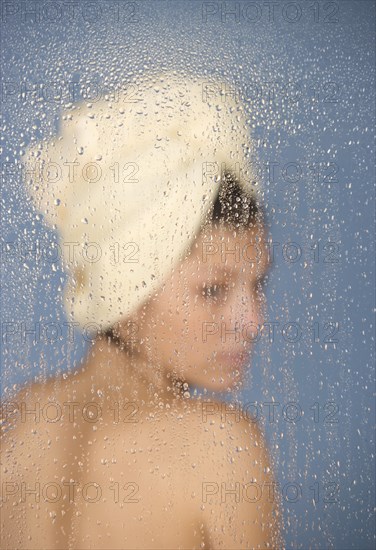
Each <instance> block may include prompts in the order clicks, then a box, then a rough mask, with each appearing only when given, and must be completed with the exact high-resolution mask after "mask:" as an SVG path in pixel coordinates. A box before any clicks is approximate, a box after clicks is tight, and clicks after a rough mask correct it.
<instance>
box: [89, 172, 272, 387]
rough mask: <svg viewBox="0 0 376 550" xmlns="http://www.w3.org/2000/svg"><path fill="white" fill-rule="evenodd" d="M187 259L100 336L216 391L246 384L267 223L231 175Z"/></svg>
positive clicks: (259, 313) (259, 310)
mask: <svg viewBox="0 0 376 550" xmlns="http://www.w3.org/2000/svg"><path fill="white" fill-rule="evenodd" d="M210 214H211V216H210V218H209V219H208V220H207V221H206V223H204V224H203V226H202V228H201V231H200V232H199V234H198V235H197V236H196V238H195V240H194V242H193V244H192V246H191V248H190V251H189V254H188V255H187V256H186V258H185V259H184V261H183V262H182V263H181V264H179V265H177V266H175V269H174V270H173V271H172V273H171V274H170V275H169V277H168V278H167V279H166V280H165V281H164V282H163V284H162V285H161V287H160V288H159V289H158V291H157V292H156V293H155V295H154V296H153V297H152V298H151V299H149V300H148V301H147V302H145V303H144V304H142V306H140V308H139V309H138V310H137V312H136V313H135V315H134V316H133V317H132V319H131V320H130V319H127V320H124V321H123V322H119V323H117V324H116V326H114V327H113V328H112V329H111V330H109V331H107V332H106V333H104V334H100V335H99V338H102V337H107V338H110V339H111V342H112V343H113V344H114V345H120V347H121V348H122V349H123V350H124V351H125V352H126V353H127V354H128V356H129V357H133V358H134V359H136V360H137V359H141V360H143V361H147V362H148V363H149V364H150V368H153V367H157V368H159V369H161V370H162V371H167V372H169V373H171V374H173V375H174V376H176V377H178V378H179V379H181V380H183V381H184V382H188V383H191V384H194V385H197V386H202V387H206V388H207V389H210V390H214V391H223V390H226V389H228V388H233V387H234V386H235V385H236V384H238V383H240V382H241V375H242V367H244V364H246V363H247V356H248V354H249V352H250V350H251V347H252V340H253V339H254V338H255V331H256V330H257V327H258V326H259V325H260V324H261V323H262V318H263V310H264V294H263V283H264V281H265V276H266V273H267V270H268V267H269V264H268V257H267V254H266V248H265V246H264V244H265V239H266V220H265V215H264V212H263V209H262V208H261V207H260V206H259V205H258V204H257V202H256V199H255V198H254V196H253V195H248V194H246V193H245V191H244V190H243V189H242V187H241V186H240V185H239V183H238V182H237V181H236V179H235V178H234V177H232V176H231V175H230V174H228V175H226V176H225V178H224V179H223V181H222V185H221V186H220V188H219V192H218V194H217V198H216V200H215V202H214V204H213V208H212V210H211V211H210Z"/></svg>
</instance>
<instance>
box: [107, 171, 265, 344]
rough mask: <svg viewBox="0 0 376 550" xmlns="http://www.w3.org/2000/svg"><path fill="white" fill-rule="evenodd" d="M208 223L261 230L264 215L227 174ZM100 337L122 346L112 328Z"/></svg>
mask: <svg viewBox="0 0 376 550" xmlns="http://www.w3.org/2000/svg"><path fill="white" fill-rule="evenodd" d="M208 222H209V223H211V224H213V225H218V224H219V223H221V222H222V223H224V224H225V225H227V226H230V227H234V228H239V227H240V228H244V229H247V228H252V227H256V226H258V227H261V228H263V227H265V226H266V215H265V211H264V208H263V207H262V205H260V204H259V203H258V202H257V200H256V198H255V196H254V194H250V193H248V192H247V191H246V190H245V189H244V188H243V186H242V185H241V184H240V183H239V181H238V180H237V178H236V177H235V176H233V174H231V173H229V172H227V173H225V174H224V176H223V179H222V181H221V184H220V186H219V190H218V193H217V196H216V199H215V201H214V204H213V207H212V210H211V217H210V218H209V219H208V221H207V222H206V224H208ZM100 336H104V337H105V338H109V339H110V340H111V341H112V342H113V343H115V344H116V345H118V346H124V343H123V342H122V341H121V340H120V338H119V337H118V336H117V335H116V334H115V333H114V328H113V327H111V328H109V329H107V330H105V331H103V332H101V333H100Z"/></svg>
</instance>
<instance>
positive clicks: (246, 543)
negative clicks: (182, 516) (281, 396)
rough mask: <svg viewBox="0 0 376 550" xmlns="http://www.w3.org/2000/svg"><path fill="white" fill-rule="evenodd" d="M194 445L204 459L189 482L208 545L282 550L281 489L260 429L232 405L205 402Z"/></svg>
mask: <svg viewBox="0 0 376 550" xmlns="http://www.w3.org/2000/svg"><path fill="white" fill-rule="evenodd" d="M198 419H199V416H198V415H197V416H196V420H198ZM192 436H193V433H192ZM194 445H195V446H196V447H197V446H198V447H199V449H198V452H197V456H198V457H199V459H198V460H197V462H198V466H197V468H196V470H197V473H196V475H195V476H193V477H192V479H191V480H190V483H191V484H192V486H194V487H195V491H196V493H197V494H198V495H199V499H197V505H198V504H200V507H198V506H197V508H196V511H197V513H198V517H199V519H200V520H201V521H202V523H203V524H204V525H205V529H206V531H207V534H208V535H207V536H208V540H209V546H210V547H215V548H228V549H235V548H236V549H240V548H281V547H282V541H281V537H280V513H279V502H278V494H277V490H276V489H277V486H276V482H275V478H274V473H273V470H272V465H271V460H270V453H269V450H268V446H267V441H266V437H265V435H264V433H263V430H262V428H261V426H260V425H259V424H258V423H257V422H255V421H252V420H251V419H250V418H249V417H247V416H245V415H242V414H239V409H238V410H236V408H231V407H229V405H228V403H221V402H219V401H211V402H210V403H206V404H205V403H203V404H202V416H201V428H200V429H197V426H196V434H195V443H194Z"/></svg>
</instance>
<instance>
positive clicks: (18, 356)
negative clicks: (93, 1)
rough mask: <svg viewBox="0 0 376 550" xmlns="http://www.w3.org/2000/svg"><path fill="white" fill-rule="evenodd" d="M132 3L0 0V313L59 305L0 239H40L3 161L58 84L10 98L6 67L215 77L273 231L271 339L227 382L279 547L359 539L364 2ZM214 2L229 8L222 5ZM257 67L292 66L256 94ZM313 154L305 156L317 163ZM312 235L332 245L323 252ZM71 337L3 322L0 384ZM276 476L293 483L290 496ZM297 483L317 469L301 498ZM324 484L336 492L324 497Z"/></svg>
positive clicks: (364, 290) (368, 543)
mask: <svg viewBox="0 0 376 550" xmlns="http://www.w3.org/2000/svg"><path fill="white" fill-rule="evenodd" d="M8 4H9V3H8ZM56 4H57V5H61V6H63V3H59V2H57V3H56ZM133 4H134V6H135V8H134V9H135V12H134V14H135V15H134V17H133V16H132V10H131V7H130V4H129V3H128V4H126V3H125V2H121V1H120V2H118V10H119V11H118V12H116V10H115V4H114V3H111V2H105V1H104V2H101V3H100V4H99V5H100V12H99V11H98V12H97V13H95V12H93V11H90V9H89V7H88V6H87V5H86V4H85V3H82V4H80V8H79V9H78V11H77V13H76V15H75V16H74V17H70V16H69V14H68V13H67V12H66V11H64V9H63V8H62V9H63V12H62V13H61V14H59V13H58V12H56V13H55V14H54V13H53V12H52V11H50V12H48V13H47V12H46V11H45V10H44V8H43V3H42V2H36V3H35V2H26V3H24V6H27V9H29V10H31V9H32V7H33V5H36V6H37V8H38V13H39V16H38V18H37V19H35V17H33V16H31V15H28V16H26V15H25V14H24V13H23V12H22V9H21V3H17V2H14V3H12V8H8V15H7V13H6V12H4V11H3V14H2V32H3V42H2V67H3V76H2V116H3V123H2V124H4V125H5V132H4V135H5V136H6V141H5V145H4V148H3V151H2V162H3V163H7V164H6V165H4V164H3V178H2V235H3V243H2V320H3V333H4V330H5V329H4V327H5V325H4V323H6V322H11V323H16V324H17V326H18V324H19V323H20V322H21V320H22V321H24V322H26V324H27V326H28V327H32V326H33V324H34V323H41V324H42V325H44V323H48V322H59V323H63V322H64V321H65V316H64V312H63V307H62V304H61V297H62V288H63V286H64V282H65V277H66V276H65V273H64V272H63V271H62V269H61V265H60V264H59V263H57V264H53V263H51V262H48V261H38V262H37V261H36V259H35V257H34V258H33V256H32V255H31V256H30V257H28V258H22V255H20V254H19V255H18V256H17V257H14V258H13V259H11V258H10V256H9V254H7V253H6V250H7V249H6V244H5V243H17V244H18V245H19V244H20V243H24V244H25V246H26V247H28V248H29V249H31V248H32V247H33V246H34V247H35V245H36V241H37V239H39V240H40V241H41V243H42V244H41V246H42V247H43V243H44V244H46V243H51V242H56V241H57V237H56V235H55V234H54V232H53V231H52V230H49V229H46V228H45V226H44V225H43V224H42V220H41V218H40V217H39V219H38V218H37V217H36V215H35V212H33V210H32V209H31V206H30V202H28V201H26V200H25V194H24V191H23V189H22V180H21V178H20V172H19V167H18V165H17V164H16V162H17V160H18V159H19V153H20V151H21V150H22V148H23V147H24V146H25V145H27V144H28V143H29V141H30V139H31V137H32V136H34V137H36V138H40V137H42V136H48V135H52V134H54V133H55V132H56V130H57V121H58V117H59V112H60V110H61V108H62V106H63V104H64V103H66V102H67V101H65V102H64V101H63V100H59V99H55V100H53V101H45V100H43V99H42V100H39V101H38V100H34V101H33V99H32V93H31V92H29V93H28V94H27V96H26V98H25V97H24V98H22V96H21V95H20V91H21V85H22V83H27V85H28V86H29V87H30V86H31V85H33V84H36V85H40V84H46V83H49V84H51V85H55V86H56V83H58V82H65V83H67V82H73V81H74V82H78V83H79V82H85V81H95V82H97V83H98V84H99V85H100V86H101V87H102V88H101V89H103V87H104V86H105V83H109V85H110V86H111V83H113V82H115V81H119V80H124V82H126V81H127V80H128V78H129V77H130V76H131V75H133V74H135V73H137V72H142V71H144V70H146V69H148V68H160V69H170V68H176V69H184V68H188V69H190V70H193V71H197V72H198V73H207V74H214V75H217V76H226V77H228V78H230V79H232V81H233V82H234V83H235V84H236V85H237V86H238V88H239V89H240V90H241V93H242V97H243V100H244V101H245V102H246V104H247V106H248V108H249V112H250V113H251V117H250V118H251V120H250V124H251V126H252V132H253V135H254V136H255V138H257V139H258V142H257V144H258V153H259V163H260V165H261V166H262V167H263V169H262V171H261V172H260V178H261V182H262V186H263V188H264V198H265V203H266V206H267V210H268V217H269V221H270V224H271V229H270V231H271V234H272V236H273V241H274V242H277V243H280V246H277V248H276V249H275V258H274V259H275V262H274V267H273V270H272V272H271V279H270V283H269V286H268V289H267V296H268V312H267V319H268V321H269V322H272V321H273V322H279V325H278V327H277V328H276V332H275V340H274V342H270V341H268V339H267V338H265V337H263V338H261V339H260V342H259V343H258V344H257V346H256V350H255V354H254V358H253V363H252V370H250V371H249V373H248V378H247V384H246V387H245V389H244V390H243V391H242V392H241V394H240V395H237V396H235V398H236V399H241V401H242V402H243V403H244V404H247V403H257V406H258V411H259V419H260V420H261V421H262V423H263V426H264V429H265V431H266V435H267V439H268V442H269V445H270V451H271V455H272V457H273V462H274V466H275V470H276V477H277V480H278V481H279V483H280V484H281V486H282V487H284V495H285V498H284V501H283V516H284V537H285V540H286V545H287V547H288V548H336V549H344V548H346V549H347V548H357V549H366V548H373V547H374V543H375V540H374V513H373V506H374V450H375V449H374V431H373V427H374V418H375V408H374V399H373V397H372V388H373V384H374V376H373V372H374V371H373V360H374V315H373V312H374V309H373V308H374V303H375V301H374V275H375V272H374V271H375V270H374V267H375V265H374V246H373V243H374V182H375V173H374V160H375V155H374V142H373V135H374V122H375V92H374V90H375V37H374V27H375V4H374V2H371V1H366V0H364V1H351V2H350V1H339V2H334V3H329V2H316V3H314V2H304V1H301V2H293V3H292V4H294V5H299V8H300V10H301V16H300V17H299V20H297V21H296V22H293V21H292V20H293V19H294V17H295V15H296V13H298V15H299V13H300V12H295V9H294V6H290V8H287V7H286V5H287V4H288V2H276V3H275V4H276V7H275V14H274V17H273V18H272V17H271V16H270V13H269V11H268V6H267V5H266V4H265V3H264V2H255V3H253V4H257V6H258V9H259V11H258V12H256V11H251V10H250V8H249V5H250V4H251V3H247V2H226V3H224V2H222V3H221V2H212V3H209V4H210V5H209V4H206V7H205V6H204V7H203V3H202V2H199V1H197V2H196V1H191V2H178V1H173V2H169V1H158V0H153V1H150V2H149V1H146V2H143V1H141V2H135V3H133ZM247 5H248V11H245V10H246V7H247ZM85 6H86V7H85ZM226 7H227V10H231V9H232V10H234V9H235V10H236V9H239V10H240V11H239V12H238V13H237V14H236V15H227V16H226V15H225V13H224V11H223V12H222V14H221V10H225V8H226ZM317 7H318V8H317ZM337 8H338V9H337ZM4 9H5V8H4V6H3V10H4ZM12 9H13V11H14V12H15V13H14V15H9V11H10V10H12ZM203 9H207V10H208V14H207V18H206V19H205V17H204V16H203ZM252 9H256V8H252ZM317 9H319V12H317ZM17 10H19V11H17ZM283 10H285V11H283ZM286 10H287V11H286ZM313 10H316V11H315V12H314V11H313ZM256 16H257V17H256ZM256 18H259V20H258V21H252V19H256ZM336 19H337V21H336V22H335V20H336ZM267 81H268V82H282V83H284V84H286V83H288V82H289V83H292V84H291V86H292V87H291V88H290V90H291V94H290V95H288V96H283V93H282V92H276V95H275V97H274V99H271V98H270V96H269V95H268V93H267V91H265V90H269V89H270V88H268V86H267V85H266V84H265V82H267ZM10 83H13V85H14V86H15V88H14V89H15V90H16V92H15V93H14V94H13V93H11V89H12V88H11V85H10ZM328 83H331V84H328ZM255 85H256V86H257V87H258V88H257V89H258V92H257V91H256V88H255ZM63 88H64V89H66V86H63ZM295 94H297V95H295ZM294 98H295V99H296V98H298V99H299V100H298V101H295V100H294ZM271 161H272V162H276V163H279V164H278V165H276V166H277V168H278V169H277V170H276V173H275V177H273V178H272V177H269V176H268V172H267V170H266V168H265V166H266V165H267V164H268V163H270V162H271ZM289 162H292V163H297V164H299V167H300V168H301V170H302V174H301V177H300V178H299V179H298V180H297V181H293V179H294V178H291V177H290V178H289V177H288V176H286V175H284V173H283V170H282V169H281V167H286V164H287V163H289ZM313 163H321V169H320V174H319V175H317V171H316V172H315V171H314V170H313V169H312V166H314V165H313ZM328 163H332V165H331V166H332V167H333V166H335V168H336V174H335V176H333V175H331V172H330V170H329V168H328V166H329V165H328ZM291 173H292V172H290V174H291ZM290 241H293V242H295V243H298V245H299V246H300V250H301V252H302V256H301V258H300V259H299V260H298V261H296V262H293V261H292V260H291V259H290V260H289V259H288V258H287V257H286V254H285V255H284V254H283V250H282V247H283V244H286V243H287V242H290ZM329 241H330V242H332V243H334V245H333V246H334V247H335V248H333V249H332V250H334V251H335V253H334V256H333V257H335V258H336V259H337V260H338V261H336V262H335V263H332V262H328V261H325V260H328V258H330V257H331V256H329V252H330V250H329V249H328V248H325V245H326V243H328V242H329ZM315 243H316V245H315ZM317 243H319V244H318V246H319V252H320V254H319V256H318V257H317V256H314V255H313V248H314V246H317ZM46 246H47V247H48V249H49V250H51V245H50V244H47V245H46ZM316 250H317V248H316ZM288 322H294V323H298V324H299V326H300V327H301V328H302V336H301V338H299V340H298V341H297V342H289V341H287V340H288V335H287V337H286V334H285V333H282V331H281V327H282V326H283V325H284V324H285V323H288ZM315 323H318V327H319V331H320V332H319V337H318V338H316V340H315V341H314V339H313V333H312V326H314V324H315ZM325 323H334V325H333V326H335V327H336V331H335V332H336V334H335V335H334V338H335V339H336V340H337V342H336V343H330V342H329V343H326V342H325V337H328V335H329V334H330V327H328V326H326V325H325ZM316 327H317V325H316ZM51 338H52V337H51ZM52 340H53V339H52ZM88 344H89V342H88V341H87V340H85V338H83V336H82V334H80V333H78V332H76V333H75V334H74V338H73V341H69V340H68V338H67V332H65V333H63V334H62V336H61V337H58V338H57V339H56V341H52V342H50V341H48V340H46V339H45V338H44V339H40V340H39V341H38V342H36V343H35V342H33V337H32V336H30V337H27V338H26V339H25V341H24V342H22V341H21V339H20V336H19V335H18V336H17V335H15V336H14V337H8V338H7V339H6V340H4V336H3V346H2V368H1V374H2V395H3V397H8V396H9V395H11V394H12V393H13V392H14V391H16V390H17V389H18V388H19V387H20V385H22V384H24V383H25V382H27V381H29V380H31V379H33V378H34V377H39V376H41V375H42V376H50V375H53V374H54V373H56V372H58V371H61V370H66V369H72V368H74V367H75V366H78V365H79V363H80V360H81V359H82V358H83V357H84V356H85V352H86V350H87V346H88ZM223 398H224V399H226V400H228V401H230V400H233V399H234V397H233V396H223ZM271 401H275V402H276V403H278V404H279V405H277V406H276V408H275V418H274V421H272V419H271V418H270V417H269V415H268V406H267V405H265V403H268V402H269V403H270V402H271ZM291 402H293V403H295V404H296V405H295V407H298V408H297V409H296V408H295V409H294V410H295V411H296V410H298V411H301V416H299V420H297V421H296V422H293V421H291V418H292V415H293V412H294V410H292V409H289V410H287V409H286V408H284V407H285V406H286V405H287V404H288V403H291ZM330 403H331V405H330ZM252 410H253V411H254V410H255V407H254V406H253V409H252ZM331 413H333V414H331ZM286 415H287V417H288V416H289V415H290V421H289V418H287V417H286ZM333 419H334V420H335V422H334V423H331V420H333ZM288 483H292V484H294V486H295V487H296V486H298V485H299V487H300V490H301V493H299V494H298V498H297V500H296V502H293V501H292V500H293V488H291V487H290V488H289V486H288V485H287V484H288ZM315 483H316V485H314V484H315ZM313 487H315V488H316V489H317V487H319V496H318V497H317V496H316V498H315V499H314V498H313V496H314V492H313ZM334 488H337V489H338V491H337V492H336V493H335V494H332V493H331V489H334ZM330 497H335V498H336V501H335V502H327V500H328V498H329V500H331V499H330Z"/></svg>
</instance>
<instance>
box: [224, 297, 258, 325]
mask: <svg viewBox="0 0 376 550" xmlns="http://www.w3.org/2000/svg"><path fill="white" fill-rule="evenodd" d="M261 309H262V308H261V307H260V301H259V300H258V299H257V296H256V294H255V293H254V292H251V291H250V290H246V289H243V290H241V289H239V290H238V291H237V292H234V295H233V299H232V300H231V303H230V305H229V312H228V313H229V316H228V317H227V318H228V320H229V322H230V323H232V324H234V323H235V322H236V323H240V324H241V326H244V325H248V324H249V323H251V324H253V325H260V323H262V322H263V314H262V311H261Z"/></svg>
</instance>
